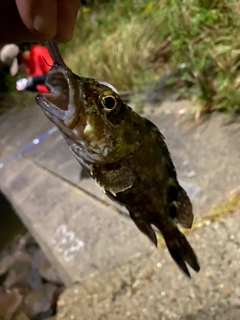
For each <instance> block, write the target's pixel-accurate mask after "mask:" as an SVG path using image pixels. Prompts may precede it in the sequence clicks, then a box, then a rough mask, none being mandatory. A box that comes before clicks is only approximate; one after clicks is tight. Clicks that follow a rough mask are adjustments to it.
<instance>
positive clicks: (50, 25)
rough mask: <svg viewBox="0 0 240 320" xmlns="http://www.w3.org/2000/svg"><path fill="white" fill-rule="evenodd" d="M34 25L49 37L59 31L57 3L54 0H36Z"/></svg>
mask: <svg viewBox="0 0 240 320" xmlns="http://www.w3.org/2000/svg"><path fill="white" fill-rule="evenodd" d="M33 13H34V18H33V27H34V29H35V30H37V31H38V32H40V33H41V34H43V35H46V36H47V37H48V38H53V37H55V35H56V33H57V5H56V1H53V0H36V1H35V4H34V8H33Z"/></svg>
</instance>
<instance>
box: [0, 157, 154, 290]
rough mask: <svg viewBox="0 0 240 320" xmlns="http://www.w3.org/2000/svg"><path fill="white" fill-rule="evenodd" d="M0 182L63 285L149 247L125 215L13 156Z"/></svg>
mask: <svg viewBox="0 0 240 320" xmlns="http://www.w3.org/2000/svg"><path fill="white" fill-rule="evenodd" d="M0 187H1V190H2V192H3V193H4V194H5V195H7V197H8V199H9V200H10V202H11V203H12V204H13V206H14V208H15V210H16V212H18V214H19V215H20V217H21V219H22V220H23V222H24V224H25V225H26V226H27V228H28V229H29V231H30V232H31V233H32V235H33V236H34V237H35V238H36V240H37V241H38V243H39V244H40V246H41V247H42V248H43V249H44V251H45V253H46V255H47V256H48V258H49V259H50V260H51V261H52V263H53V264H54V265H55V266H56V267H57V269H58V271H59V274H60V276H61V277H62V279H63V280H64V281H65V283H66V284H67V285H70V284H71V283H73V282H74V281H78V280H83V279H84V278H85V277H88V276H90V274H95V273H99V272H101V271H103V270H106V269H108V268H111V267H114V266H117V265H120V264H122V263H123V262H124V261H127V260H128V259H129V258H130V257H131V256H133V255H134V254H136V253H138V252H142V251H145V252H148V251H149V250H150V242H149V240H148V239H147V238H146V237H145V236H143V235H142V234H141V233H139V231H138V230H137V228H136V227H135V226H134V224H133V223H132V222H131V221H130V220H129V219H127V218H124V217H122V216H120V215H119V214H117V211H116V209H114V207H109V206H106V205H104V204H102V203H100V202H99V201H96V200H95V199H93V198H92V197H89V196H88V195H86V194H85V193H84V192H82V191H81V190H79V189H78V188H73V187H72V186H71V185H69V184H68V183H66V182H64V181H63V180H60V179H59V178H57V177H56V176H54V175H51V174H50V173H49V172H47V171H46V170H43V169H41V168H39V167H38V166H36V165H35V164H34V163H33V162H32V161H31V160H28V159H25V158H22V157H19V158H17V159H15V160H14V161H12V162H11V165H6V166H5V167H3V168H2V169H1V170H0Z"/></svg>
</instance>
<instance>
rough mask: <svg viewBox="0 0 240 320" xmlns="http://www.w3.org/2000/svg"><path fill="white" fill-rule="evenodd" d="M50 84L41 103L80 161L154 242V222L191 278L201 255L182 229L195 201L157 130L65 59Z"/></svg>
mask: <svg viewBox="0 0 240 320" xmlns="http://www.w3.org/2000/svg"><path fill="white" fill-rule="evenodd" d="M56 50H57V49H56ZM50 53H51V52H50ZM46 85H47V86H48V88H49V89H50V93H49V94H39V95H38V96H37V97H36V101H37V103H38V104H39V105H40V107H41V108H42V110H43V112H44V113H45V114H46V116H47V117H48V118H49V119H50V120H51V121H52V122H53V123H54V124H55V125H56V126H57V127H58V128H59V130H60V131H61V133H62V135H63V137H64V138H65V140H66V142H67V143H68V145H69V147H70V149H71V151H72V153H73V155H74V156H75V158H76V159H77V160H78V162H79V163H80V164H81V165H82V166H83V167H84V168H85V169H86V170H88V171H89V173H90V174H91V176H92V177H93V178H94V179H95V181H96V182H97V184H98V185H99V186H100V188H101V189H102V190H103V191H104V192H105V193H106V194H107V195H108V196H109V197H110V198H111V199H112V200H113V201H116V202H118V203H120V204H121V205H123V206H125V207H126V208H127V209H128V211H129V214H130V217H131V218H132V220H133V221H134V222H135V224H136V226H137V227H138V228H139V230H141V231H142V232H143V233H144V234H145V235H146V236H147V237H148V238H149V239H150V240H151V241H152V242H153V243H154V244H155V245H156V246H157V237H156V233H155V231H154V230H153V228H152V225H153V226H155V227H156V228H157V229H158V230H159V231H160V232H161V234H162V235H163V238H164V240H165V242H166V245H167V248H168V250H169V252H170V254H171V256H172V258H173V259H174V261H175V262H176V263H177V265H178V266H179V268H180V269H181V270H182V271H183V272H184V273H185V274H186V275H187V276H189V277H190V273H189V270H188V268H187V264H188V265H189V266H190V267H191V268H193V269H194V270H195V271H196V272H198V271H199V270H200V267H199V263H198V260H197V257H196V255H195V253H194V251H193V249H192V248H191V246H190V244H189V243H188V241H187V239H186V238H185V236H184V235H183V234H182V233H181V232H180V230H179V229H178V227H177V223H179V224H181V225H182V226H183V227H185V228H191V226H192V222H193V213H192V205H191V202H190V200H189V198H188V196H187V194H186V192H185V191H184V190H183V188H182V187H181V186H180V185H179V183H178V180H177V175H176V171H175V168H174V165H173V162H172V160H171V157H170V154H169V151H168V148H167V146H166V143H165V141H164V137H163V135H162V134H161V133H160V131H159V130H158V128H157V127H156V126H155V125H154V124H153V123H152V122H150V121H149V120H147V119H145V118H143V117H141V116H140V115H138V114H137V113H135V112H134V111H133V110H132V109H131V108H130V107H129V106H127V105H126V104H125V103H124V102H123V101H122V100H121V98H120V96H119V94H118V92H117V90H116V89H115V88H114V87H112V86H111V85H110V84H108V83H105V82H102V81H98V80H95V79H90V78H83V77H78V76H77V75H75V74H74V73H72V71H71V70H70V69H68V68H67V67H66V66H65V65H63V64H62V63H61V62H58V61H57V62H56V63H55V64H54V65H53V67H52V68H51V70H50V72H49V74H48V77H47V81H46Z"/></svg>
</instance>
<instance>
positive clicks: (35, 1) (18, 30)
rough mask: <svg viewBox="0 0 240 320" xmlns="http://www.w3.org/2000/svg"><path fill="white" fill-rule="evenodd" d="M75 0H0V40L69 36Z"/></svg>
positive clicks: (19, 40)
mask: <svg viewBox="0 0 240 320" xmlns="http://www.w3.org/2000/svg"><path fill="white" fill-rule="evenodd" d="M78 9H79V0H7V1H1V0H0V29H1V30H2V31H1V33H0V43H10V42H23V41H39V40H49V39H55V40H56V41H59V42H67V41H69V40H70V39H71V37H72V33H73V29H74V25H75V22H76V17H77V12H78Z"/></svg>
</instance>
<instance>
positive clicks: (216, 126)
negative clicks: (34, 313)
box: [0, 101, 240, 285]
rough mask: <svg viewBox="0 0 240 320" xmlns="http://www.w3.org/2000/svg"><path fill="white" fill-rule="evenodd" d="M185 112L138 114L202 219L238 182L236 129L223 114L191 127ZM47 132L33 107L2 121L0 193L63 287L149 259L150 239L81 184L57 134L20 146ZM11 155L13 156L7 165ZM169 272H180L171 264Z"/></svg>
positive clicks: (169, 108)
mask: <svg viewBox="0 0 240 320" xmlns="http://www.w3.org/2000/svg"><path fill="white" fill-rule="evenodd" d="M189 107H190V104H189V103H188V102H186V101H181V102H175V103H170V102H168V103H167V104H163V105H161V107H160V108H158V107H155V108H152V107H149V106H146V107H145V109H144V112H145V116H147V117H148V118H150V119H151V120H153V122H154V123H156V124H157V125H158V126H159V128H160V130H161V132H162V133H163V134H164V135H165V136H166V141H167V144H168V146H169V149H170V151H171V153H172V156H173V160H174V163H175V165H176V167H177V172H178V176H179V178H180V180H181V182H182V183H183V184H184V186H187V191H189V193H191V194H192V196H193V199H192V200H193V204H194V210H195V214H196V217H200V216H202V215H204V214H205V211H206V209H207V208H208V207H209V206H210V205H211V204H212V203H215V202H217V201H218V200H219V199H220V198H221V197H222V196H223V195H225V194H226V193H227V192H228V191H230V190H231V189H233V188H235V187H237V186H239V185H240V172H239V160H240V144H239V143H237V141H239V140H240V139H239V138H240V137H239V136H240V130H239V128H240V125H239V123H233V124H231V125H223V124H224V123H225V122H224V121H225V118H224V116H220V115H217V114H216V115H213V116H212V119H211V120H210V121H206V122H204V123H202V124H200V125H199V126H195V127H192V122H191V121H188V116H187V115H188V110H189ZM184 112H185V113H184ZM51 127H52V124H51V123H50V122H49V121H48V120H47V119H46V118H45V117H44V115H43V114H42V113H41V110H40V109H39V108H38V107H37V106H32V107H29V108H25V109H23V110H21V112H20V111H16V112H10V113H9V114H7V115H4V116H2V117H0V142H1V145H0V146H1V149H0V162H1V163H2V164H3V165H2V168H1V169H0V189H1V190H2V192H3V193H4V194H5V195H6V196H7V197H8V198H9V200H10V201H11V202H12V204H13V206H14V207H15V208H16V210H17V212H18V213H19V216H20V217H21V219H22V220H23V221H24V223H25V224H26V226H27V227H28V229H29V230H30V232H31V233H32V234H33V236H34V237H35V238H36V239H37V241H38V242H39V244H40V245H41V247H42V248H43V249H44V251H45V253H46V255H47V256H48V258H49V259H50V260H51V261H52V263H53V264H54V265H55V266H56V267H57V268H58V270H59V273H60V274H61V276H62V277H63V280H64V281H65V283H66V284H68V285H69V284H71V283H73V282H75V281H78V280H83V279H85V278H87V277H89V276H91V275H92V274H94V275H97V274H98V273H100V274H101V273H102V272H104V271H106V270H107V269H111V268H116V267H117V266H120V265H121V264H123V263H127V261H128V260H129V259H132V257H134V256H135V255H137V254H139V253H140V254H143V255H145V254H149V253H150V252H151V251H152V250H153V249H152V247H151V246H150V243H149V241H148V239H146V238H145V236H143V235H142V234H141V233H140V232H139V231H138V230H137V229H136V227H135V226H134V224H133V223H132V222H131V221H130V220H128V219H127V218H125V217H123V216H121V215H120V214H118V213H119V207H117V206H116V205H115V204H114V203H112V202H110V201H109V200H108V199H107V197H105V195H104V194H103V193H102V192H101V190H99V189H98V188H97V187H96V186H95V184H94V182H93V181H92V180H90V179H89V178H87V177H84V178H83V179H81V180H79V173H80V166H79V165H78V163H77V162H76V160H75V159H74V158H73V156H72V154H71V153H70V151H69V150H68V147H67V145H66V144H65V142H64V141H63V139H62V138H61V136H60V134H59V133H58V132H55V133H53V134H52V135H49V136H48V137H46V138H45V139H43V140H42V141H41V142H39V143H37V144H36V145H31V146H30V147H27V148H26V145H28V146H29V143H30V142H31V141H33V140H35V141H37V140H36V138H37V137H38V136H39V135H41V136H42V134H43V133H44V132H45V131H46V130H49V129H50V128H51ZM20 149H21V152H20V153H21V155H20V156H16V154H17V153H18V152H19V150H20ZM9 156H13V159H11V161H8V162H6V159H8V158H9ZM196 191H197V192H196ZM121 210H123V209H121ZM196 250H197V251H198V248H197V249H196ZM159 252H162V251H161V250H160V251H159ZM171 268H173V269H172V270H174V271H172V272H173V273H176V274H178V270H177V271H176V270H175V266H174V264H173V263H171ZM171 268H170V269H171ZM164 274H165V273H164ZM166 274H167V273H166Z"/></svg>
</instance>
